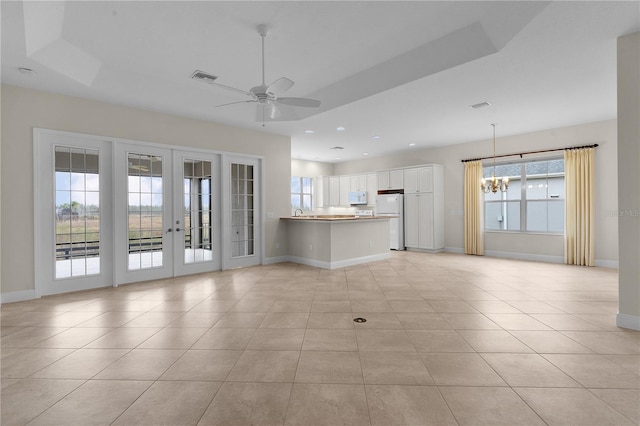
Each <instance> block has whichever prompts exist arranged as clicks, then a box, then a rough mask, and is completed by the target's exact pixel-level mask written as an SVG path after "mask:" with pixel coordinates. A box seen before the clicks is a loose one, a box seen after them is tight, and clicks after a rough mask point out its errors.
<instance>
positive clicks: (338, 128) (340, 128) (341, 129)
mask: <svg viewBox="0 0 640 426" xmlns="http://www.w3.org/2000/svg"><path fill="white" fill-rule="evenodd" d="M336 130H337V131H339V132H344V131H345V130H346V129H345V128H344V127H342V126H339V127H336Z"/></svg>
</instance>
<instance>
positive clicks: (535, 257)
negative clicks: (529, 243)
mask: <svg viewBox="0 0 640 426" xmlns="http://www.w3.org/2000/svg"><path fill="white" fill-rule="evenodd" d="M444 251H445V252H447V253H459V254H464V249H463V248H460V247H445V249H444ZM484 254H485V255H486V256H491V257H503V258H506V259H517V260H532V261H535V262H549V263H564V257H561V256H548V255H542V254H530V253H515V252H510V251H495V250H488V251H486V252H485V253H484ZM596 266H597V267H600V268H613V269H618V261H617V260H604V259H596Z"/></svg>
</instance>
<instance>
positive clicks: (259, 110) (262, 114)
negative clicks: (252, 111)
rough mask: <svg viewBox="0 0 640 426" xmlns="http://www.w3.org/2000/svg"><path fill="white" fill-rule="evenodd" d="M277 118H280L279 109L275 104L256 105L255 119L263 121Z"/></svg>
mask: <svg viewBox="0 0 640 426" xmlns="http://www.w3.org/2000/svg"><path fill="white" fill-rule="evenodd" d="M278 118H280V109H279V108H278V107H277V105H274V104H268V105H262V104H258V105H256V121H258V122H265V121H272V120H277V119H278Z"/></svg>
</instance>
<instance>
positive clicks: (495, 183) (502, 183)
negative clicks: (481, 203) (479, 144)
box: [480, 123, 509, 194]
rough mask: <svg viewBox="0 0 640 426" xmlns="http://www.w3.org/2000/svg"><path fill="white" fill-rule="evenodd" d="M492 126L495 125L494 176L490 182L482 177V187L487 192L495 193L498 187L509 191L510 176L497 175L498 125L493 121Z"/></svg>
mask: <svg viewBox="0 0 640 426" xmlns="http://www.w3.org/2000/svg"><path fill="white" fill-rule="evenodd" d="M491 126H492V127H493V177H492V178H491V179H490V180H489V181H488V182H487V180H486V179H485V178H482V182H481V183H480V189H481V190H482V192H484V193H485V194H488V193H489V192H493V193H494V194H495V193H496V192H498V189H499V190H500V191H502V192H507V189H509V178H508V177H502V178H497V177H496V125H495V123H493V124H491Z"/></svg>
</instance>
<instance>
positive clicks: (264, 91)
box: [191, 24, 320, 126]
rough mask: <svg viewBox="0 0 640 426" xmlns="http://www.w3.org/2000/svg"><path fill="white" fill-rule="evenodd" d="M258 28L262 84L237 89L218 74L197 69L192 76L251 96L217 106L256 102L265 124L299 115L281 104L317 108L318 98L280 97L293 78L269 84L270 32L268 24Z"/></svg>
mask: <svg viewBox="0 0 640 426" xmlns="http://www.w3.org/2000/svg"><path fill="white" fill-rule="evenodd" d="M256 30H257V31H258V35H259V36H260V38H261V41H262V84H260V85H258V86H254V87H252V88H251V89H249V91H245V90H242V89H237V88H235V87H231V86H226V85H223V84H219V83H216V82H215V80H216V79H217V77H216V76H213V75H211V74H208V73H206V72H203V71H196V72H194V73H193V75H192V76H191V78H193V79H194V80H198V81H204V82H206V83H208V84H211V85H213V86H218V87H220V88H223V89H229V90H232V91H234V92H236V93H241V94H243V95H245V96H249V97H251V99H247V100H244V101H235V102H229V103H226V104H221V105H218V106H217V107H224V106H228V105H235V104H244V103H255V104H256V121H258V122H262V125H263V126H264V122H265V121H276V120H282V121H293V120H296V119H297V117H296V115H295V114H294V113H287V112H285V111H283V109H282V108H279V105H287V106H292V107H304V108H317V107H319V106H320V101H319V100H316V99H308V98H292V97H279V96H278V95H279V94H280V93H284V92H286V91H287V90H289V89H290V88H291V87H292V86H293V85H294V84H295V83H294V82H293V80H291V79H289V78H287V77H280V78H279V79H277V80H275V81H274V82H273V83H271V84H269V85H267V84H266V82H265V81H266V80H265V55H264V40H265V38H266V37H267V34H269V31H268V28H267V26H266V25H263V24H261V25H258V26H257V28H256Z"/></svg>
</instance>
